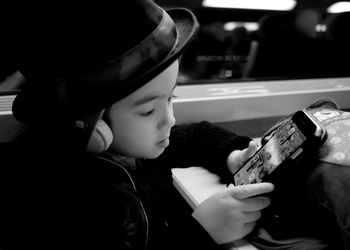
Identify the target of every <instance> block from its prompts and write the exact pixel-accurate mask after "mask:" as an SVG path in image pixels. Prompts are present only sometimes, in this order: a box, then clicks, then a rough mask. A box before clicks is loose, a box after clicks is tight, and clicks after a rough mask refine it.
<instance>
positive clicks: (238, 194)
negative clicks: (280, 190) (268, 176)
mask: <svg viewBox="0 0 350 250" xmlns="http://www.w3.org/2000/svg"><path fill="white" fill-rule="evenodd" d="M273 189H274V186H273V184H272V183H268V182H262V183H257V184H248V185H240V186H235V187H232V186H229V187H228V190H229V192H230V194H231V195H232V197H234V198H236V199H246V198H249V197H253V196H256V195H260V194H265V193H269V192H271V191H273Z"/></svg>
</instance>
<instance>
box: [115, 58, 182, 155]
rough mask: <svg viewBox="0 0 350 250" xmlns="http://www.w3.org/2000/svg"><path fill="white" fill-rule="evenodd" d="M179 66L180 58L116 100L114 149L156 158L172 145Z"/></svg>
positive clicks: (116, 151)
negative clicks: (173, 101)
mask: <svg viewBox="0 0 350 250" xmlns="http://www.w3.org/2000/svg"><path fill="white" fill-rule="evenodd" d="M178 70H179V63H178V61H177V60H176V61H175V62H174V63H173V64H171V65H170V66H169V67H168V68H167V69H166V70H165V71H163V72H162V73H161V74H160V75H158V76H156V77H155V78H154V79H152V80H151V81H149V82H148V83H147V84H146V85H144V86H143V87H141V88H140V89H138V90H137V91H135V92H134V93H132V94H131V95H129V96H127V97H126V98H124V99H122V100H120V101H119V102H117V103H115V104H113V106H112V107H111V109H110V112H109V114H108V115H109V119H110V123H111V124H110V126H111V129H112V132H113V135H114V139H113V142H112V144H111V146H110V148H109V150H110V151H111V152H113V153H118V154H120V155H124V156H130V157H136V158H149V159H152V158H156V157H158V156H159V155H160V154H161V153H162V152H163V151H164V149H165V148H166V147H167V146H168V145H169V135H170V129H171V127H172V126H174V124H175V118H174V114H173V107H172V99H173V92H174V89H175V86H176V79H177V74H178Z"/></svg>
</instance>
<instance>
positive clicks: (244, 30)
mask: <svg viewBox="0 0 350 250" xmlns="http://www.w3.org/2000/svg"><path fill="white" fill-rule="evenodd" d="M155 1H156V2H157V3H158V4H159V5H161V6H162V7H164V8H172V7H186V8H189V9H191V10H192V11H193V12H194V13H195V15H196V16H197V18H198V21H199V23H200V30H199V33H198V36H197V38H196V40H195V41H194V42H193V43H192V45H191V46H190V47H189V48H188V50H187V51H186V53H185V54H184V56H183V57H182V61H181V66H180V74H179V78H178V82H179V85H189V84H206V83H223V82H230V83H235V82H246V81H260V80H281V79H283V80H285V79H301V78H302V79H304V78H325V77H348V76H349V75H350V70H349V69H348V65H347V64H346V63H344V62H346V61H347V60H348V58H349V55H350V48H349V42H348V41H349V31H348V26H349V24H350V9H349V5H350V1H345V2H344V1H342V2H340V1H336V0H255V1H254V0H241V1H239V0H155ZM2 2H3V1H2V0H0V11H1V3H2ZM5 39H6V38H5V37H3V38H2V39H0V41H1V40H3V41H4V40H5ZM23 84H25V79H24V78H23V77H22V75H21V74H20V73H19V72H18V71H17V69H16V65H15V64H13V63H11V53H10V52H9V51H8V50H7V48H6V46H5V45H3V43H0V94H1V93H6V94H8V93H12V92H14V93H16V91H17V90H19V89H20V88H21V87H22V86H23Z"/></svg>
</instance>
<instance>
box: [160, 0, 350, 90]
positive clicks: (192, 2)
mask: <svg viewBox="0 0 350 250" xmlns="http://www.w3.org/2000/svg"><path fill="white" fill-rule="evenodd" d="M156 2H158V4H160V5H161V6H163V7H165V8H171V7H186V8H189V9H191V10H193V11H194V13H195V14H196V16H197V18H198V20H199V22H200V24H201V28H200V31H199V34H198V37H197V39H196V41H195V42H194V43H193V44H192V46H191V47H190V48H189V49H188V51H187V52H186V53H185V55H184V56H183V58H182V62H181V74H180V77H179V83H180V84H198V83H199V84H205V83H214V82H223V81H224V82H225V81H230V82H237V81H238V82H242V81H259V80H274V79H300V78H324V77H347V76H349V74H350V70H349V68H348V66H347V65H346V63H344V62H346V61H347V59H348V58H349V54H350V53H349V51H350V47H349V43H348V41H349V38H350V36H349V31H348V27H349V25H350V12H349V11H350V7H349V6H350V2H349V1H345V2H344V1H335V0H270V1H269V0H256V1H253V0H241V1H238V0H187V1H186V0H156Z"/></svg>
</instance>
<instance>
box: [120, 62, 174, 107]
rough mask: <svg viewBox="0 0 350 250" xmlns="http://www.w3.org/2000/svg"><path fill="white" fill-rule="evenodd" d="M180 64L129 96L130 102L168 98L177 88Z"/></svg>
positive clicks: (168, 68)
mask: <svg viewBox="0 0 350 250" xmlns="http://www.w3.org/2000/svg"><path fill="white" fill-rule="evenodd" d="M177 74H178V62H177V61H175V62H174V63H172V64H171V65H170V66H169V67H167V68H166V69H165V70H164V71H162V72H161V73H160V74H159V75H157V76H156V77H154V78H153V79H151V80H150V81H148V82H147V83H146V84H145V85H143V86H142V87H141V88H139V89H137V90H136V91H135V92H133V93H132V94H130V95H129V96H127V97H126V98H128V99H129V100H130V101H138V100H141V99H147V98H151V97H153V96H164V95H165V96H168V95H170V94H171V93H172V92H173V90H174V89H175V87H176V84H177V82H176V80H177Z"/></svg>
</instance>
